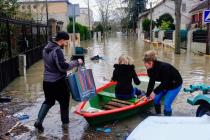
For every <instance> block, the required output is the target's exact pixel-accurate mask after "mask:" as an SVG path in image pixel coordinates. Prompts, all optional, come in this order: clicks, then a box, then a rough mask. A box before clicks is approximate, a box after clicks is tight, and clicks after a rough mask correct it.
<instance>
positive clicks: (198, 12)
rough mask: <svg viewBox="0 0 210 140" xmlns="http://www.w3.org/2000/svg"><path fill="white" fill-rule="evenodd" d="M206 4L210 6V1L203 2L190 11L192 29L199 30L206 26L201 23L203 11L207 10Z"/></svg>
mask: <svg viewBox="0 0 210 140" xmlns="http://www.w3.org/2000/svg"><path fill="white" fill-rule="evenodd" d="M208 2H209V5H210V0H204V1H203V2H201V3H199V4H198V5H197V6H196V7H194V8H193V9H192V10H191V11H190V13H191V22H192V25H191V27H192V28H201V27H205V26H206V24H205V23H204V22H203V11H204V10H206V9H207V8H208Z"/></svg>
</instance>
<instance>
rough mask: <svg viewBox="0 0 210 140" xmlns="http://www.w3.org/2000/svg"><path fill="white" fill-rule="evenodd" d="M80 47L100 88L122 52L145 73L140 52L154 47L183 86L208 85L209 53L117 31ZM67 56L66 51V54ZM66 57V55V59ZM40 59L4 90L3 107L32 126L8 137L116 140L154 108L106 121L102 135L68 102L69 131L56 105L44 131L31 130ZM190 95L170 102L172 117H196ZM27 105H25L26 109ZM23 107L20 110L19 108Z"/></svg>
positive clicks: (37, 105)
mask: <svg viewBox="0 0 210 140" xmlns="http://www.w3.org/2000/svg"><path fill="white" fill-rule="evenodd" d="M81 46H82V47H84V48H87V50H88V53H87V54H86V55H85V65H86V67H87V68H91V69H92V70H93V75H94V78H95V83H96V86H97V87H99V86H101V85H103V84H105V83H107V82H108V81H109V80H110V79H111V76H112V72H113V65H114V63H116V62H117V58H118V57H119V56H120V55H121V54H122V53H124V54H128V55H129V56H132V57H133V58H134V60H135V62H134V63H135V66H136V71H137V72H145V69H144V68H143V67H142V66H143V61H142V58H143V54H144V52H145V51H147V50H149V49H155V50H156V51H157V53H158V59H159V60H162V61H166V62H169V63H170V64H172V65H174V66H175V67H176V68H177V69H178V70H179V71H180V73H181V75H182V78H183V81H184V84H183V87H186V86H188V85H190V84H198V83H206V84H210V67H209V63H210V56H206V55H197V54H193V53H190V52H189V51H186V50H182V52H181V54H180V55H175V54H174V50H173V49H172V48H163V47H159V48H156V47H150V46H149V45H147V44H144V43H143V42H142V41H140V40H137V38H136V37H127V36H122V35H121V34H120V33H117V34H115V35H113V36H112V37H109V38H107V39H106V40H97V39H93V40H91V41H86V42H81ZM95 55H99V56H101V57H103V59H102V60H99V61H92V60H90V58H91V57H92V56H95ZM66 56H67V57H70V56H68V54H66ZM68 59H69V58H68ZM42 79H43V61H42V60H41V61H39V62H37V63H36V64H34V65H33V66H32V67H31V68H30V69H29V70H27V75H26V77H18V78H17V79H15V80H14V81H13V82H12V83H11V84H10V85H9V86H8V87H7V88H6V89H5V90H4V91H3V93H5V95H9V96H12V97H13V101H12V102H11V103H8V104H4V106H7V107H8V110H10V111H11V112H13V113H14V112H16V111H21V112H25V113H26V114H28V115H29V117H30V118H29V120H27V121H24V122H23V123H24V124H25V125H26V126H27V127H29V129H31V131H29V132H27V133H25V134H20V135H19V134H18V136H16V135H15V136H11V137H12V138H14V139H21V140H23V139H34V140H36V139H40V140H42V139H43V140H45V139H65V140H68V139H71V140H80V139H85V140H93V139H95V140H99V139H103V140H105V139H107V140H110V139H113V140H115V139H119V140H122V139H124V138H125V136H126V135H127V133H129V132H130V131H132V130H133V129H134V128H135V127H136V126H137V125H138V124H139V123H140V122H141V121H142V120H143V119H144V118H145V117H147V116H148V115H152V113H153V110H151V111H149V112H145V113H143V114H139V115H136V116H133V117H130V118H128V119H126V120H123V121H118V122H115V123H114V124H113V123H112V124H107V127H110V128H112V129H111V130H112V131H111V133H109V134H105V133H103V132H98V131H96V129H95V128H92V127H89V126H88V124H87V122H86V121H85V120H84V118H82V117H80V116H78V115H76V114H74V113H73V111H74V109H75V105H76V104H77V102H74V101H72V102H71V103H70V105H71V107H70V109H71V115H70V125H69V131H68V132H64V131H63V130H62V128H61V121H60V112H59V111H60V109H59V106H58V104H56V105H55V106H54V107H52V108H51V109H50V112H49V113H48V115H47V117H46V119H45V121H44V127H45V132H44V133H43V134H41V135H38V134H36V133H35V131H34V127H33V124H34V121H35V119H36V118H37V114H38V111H39V108H40V106H41V104H42V102H43V101H44V96H43V89H42ZM190 96H191V95H190V94H185V93H183V92H181V93H180V94H179V95H178V97H177V99H176V101H175V102H174V104H173V115H174V116H195V111H196V107H193V106H191V105H189V104H187V101H186V100H187V98H188V97H190ZM0 105H1V104H0ZM25 107H26V108H25ZM22 109H23V110H22Z"/></svg>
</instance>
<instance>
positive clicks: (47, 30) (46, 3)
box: [45, 0, 49, 41]
mask: <svg viewBox="0 0 210 140" xmlns="http://www.w3.org/2000/svg"><path fill="white" fill-rule="evenodd" d="M45 6H46V20H47V29H46V33H47V41H48V40H49V35H48V34H49V29H48V28H49V27H48V26H49V23H48V2H47V0H46V1H45Z"/></svg>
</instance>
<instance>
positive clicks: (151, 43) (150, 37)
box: [150, 2, 152, 44]
mask: <svg viewBox="0 0 210 140" xmlns="http://www.w3.org/2000/svg"><path fill="white" fill-rule="evenodd" d="M150 44H152V2H150Z"/></svg>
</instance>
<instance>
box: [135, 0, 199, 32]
mask: <svg viewBox="0 0 210 140" xmlns="http://www.w3.org/2000/svg"><path fill="white" fill-rule="evenodd" d="M200 2H201V0H182V5H181V29H186V28H188V27H189V25H190V24H191V13H189V12H190V11H191V10H192V7H193V8H194V7H195V6H197V5H198V4H199V3H200ZM165 13H168V14H170V15H171V16H172V17H173V19H174V24H176V19H175V4H174V1H172V0H162V1H161V2H159V3H158V4H156V5H155V6H154V7H152V19H153V20H154V21H156V19H158V18H159V17H160V16H161V15H163V14H165ZM142 14H143V16H142ZM142 14H140V15H139V21H138V22H139V23H138V25H139V26H138V28H139V29H138V30H139V31H138V32H139V33H142V32H143V30H142V27H141V25H142V21H143V20H142V18H148V19H150V11H147V12H146V13H142ZM145 16H146V17H145Z"/></svg>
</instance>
